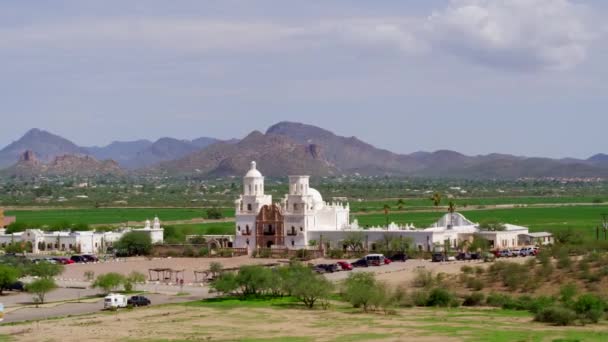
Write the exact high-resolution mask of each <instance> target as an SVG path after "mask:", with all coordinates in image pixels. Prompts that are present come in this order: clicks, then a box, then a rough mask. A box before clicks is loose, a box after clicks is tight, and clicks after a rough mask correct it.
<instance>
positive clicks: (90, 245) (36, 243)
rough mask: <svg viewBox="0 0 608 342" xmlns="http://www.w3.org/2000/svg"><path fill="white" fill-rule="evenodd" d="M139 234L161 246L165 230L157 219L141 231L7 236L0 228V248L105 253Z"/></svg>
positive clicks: (29, 232) (35, 231)
mask: <svg viewBox="0 0 608 342" xmlns="http://www.w3.org/2000/svg"><path fill="white" fill-rule="evenodd" d="M132 231H133V232H139V233H142V234H146V235H149V236H150V240H151V241H152V244H157V243H163V239H164V229H163V227H161V224H160V220H159V219H158V217H155V218H154V221H153V222H150V220H146V222H145V226H144V227H143V228H123V229H121V230H117V231H111V232H95V231H69V230H67V231H50V232H47V231H43V230H42V229H37V228H32V229H26V230H25V231H23V232H16V233H6V229H4V228H1V229H0V247H2V248H4V247H6V246H7V245H9V244H11V243H28V242H29V243H31V245H32V253H34V254H38V253H53V252H77V253H83V254H87V253H89V254H92V253H105V251H106V250H107V249H108V248H109V247H112V245H113V244H114V243H116V242H117V241H118V240H120V238H121V237H122V236H123V235H125V234H126V233H128V232H132Z"/></svg>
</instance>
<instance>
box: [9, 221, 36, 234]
mask: <svg viewBox="0 0 608 342" xmlns="http://www.w3.org/2000/svg"><path fill="white" fill-rule="evenodd" d="M29 227H31V225H30V224H28V223H26V222H21V221H15V222H13V223H11V224H9V225H8V226H7V227H6V234H12V233H18V232H22V231H24V230H26V229H28V228H29Z"/></svg>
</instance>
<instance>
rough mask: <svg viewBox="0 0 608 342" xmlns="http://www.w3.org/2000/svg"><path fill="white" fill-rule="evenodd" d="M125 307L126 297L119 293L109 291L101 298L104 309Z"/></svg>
mask: <svg viewBox="0 0 608 342" xmlns="http://www.w3.org/2000/svg"><path fill="white" fill-rule="evenodd" d="M126 307H127V297H126V296H123V295H121V294H116V293H110V294H109V295H107V296H106V297H105V298H104V299H103V308H104V309H112V308H117V309H118V308H126Z"/></svg>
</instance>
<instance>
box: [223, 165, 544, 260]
mask: <svg viewBox="0 0 608 342" xmlns="http://www.w3.org/2000/svg"><path fill="white" fill-rule="evenodd" d="M235 205H236V232H235V233H236V234H235V241H234V247H236V248H246V249H247V250H248V251H249V253H251V252H253V250H255V249H256V248H288V249H303V248H309V242H310V241H311V240H314V241H317V242H322V243H323V245H327V244H329V246H330V247H331V248H343V243H342V242H343V241H344V239H345V238H346V237H347V235H348V234H349V233H352V232H360V233H363V234H364V235H365V241H366V242H365V243H366V244H367V246H366V247H367V248H368V249H373V247H374V244H376V243H377V242H379V241H382V240H383V239H385V237H386V236H390V237H404V238H406V237H409V238H411V239H412V240H413V242H414V245H415V246H416V248H417V249H419V250H425V251H431V250H432V249H433V247H434V246H438V245H441V246H443V245H444V244H445V243H448V244H450V245H451V246H453V247H454V248H456V247H457V246H458V245H459V243H460V242H462V241H465V240H469V241H471V240H472V239H473V236H474V235H480V236H483V237H484V238H486V239H487V240H488V241H489V242H490V245H491V246H492V247H494V248H513V247H517V246H521V245H545V244H550V243H553V238H552V236H551V234H550V233H529V230H528V228H527V227H522V226H516V225H511V224H506V225H505V228H506V229H505V230H504V231H484V230H481V229H479V225H478V224H476V223H474V222H471V221H469V220H468V219H466V218H465V217H464V216H463V215H461V214H459V213H447V214H445V215H444V216H443V217H442V218H441V219H439V220H438V221H437V222H436V223H435V224H433V225H432V226H431V227H428V228H424V229H418V228H416V227H414V226H413V225H406V226H397V225H395V224H394V223H391V224H390V225H389V226H388V227H371V228H367V229H363V228H362V227H360V226H359V225H358V223H357V221H356V220H355V221H354V222H352V223H351V222H350V208H349V205H348V204H347V203H346V204H344V203H326V202H324V201H323V197H322V196H321V194H320V193H319V192H318V191H317V190H315V189H313V188H311V187H310V186H309V176H289V193H288V194H287V195H285V196H284V197H283V198H282V199H280V201H278V202H276V203H273V201H272V196H271V195H267V194H266V193H265V192H264V176H262V174H261V173H260V171H258V170H257V166H256V163H255V162H251V168H250V170H249V171H248V172H247V174H246V175H245V177H244V179H243V194H242V195H241V196H239V198H238V199H237V200H236V201H235Z"/></svg>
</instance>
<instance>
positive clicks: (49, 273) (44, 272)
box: [28, 261, 65, 278]
mask: <svg viewBox="0 0 608 342" xmlns="http://www.w3.org/2000/svg"><path fill="white" fill-rule="evenodd" d="M64 268H65V267H64V266H63V265H62V264H51V263H50V262H46V261H43V262H40V263H37V264H32V265H31V266H30V267H29V270H28V274H29V275H32V276H35V277H40V278H52V277H55V276H58V275H60V274H61V273H62V272H63V270H64Z"/></svg>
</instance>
